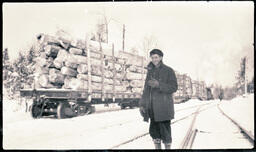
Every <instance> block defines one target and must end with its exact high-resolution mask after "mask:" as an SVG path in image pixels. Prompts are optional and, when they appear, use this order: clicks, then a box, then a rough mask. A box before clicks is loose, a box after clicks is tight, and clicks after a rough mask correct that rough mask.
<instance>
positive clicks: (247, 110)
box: [219, 94, 254, 136]
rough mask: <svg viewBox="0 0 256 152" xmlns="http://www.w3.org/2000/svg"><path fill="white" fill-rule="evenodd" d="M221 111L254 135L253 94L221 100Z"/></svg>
mask: <svg viewBox="0 0 256 152" xmlns="http://www.w3.org/2000/svg"><path fill="white" fill-rule="evenodd" d="M219 107H220V108H221V109H222V110H223V112H224V113H225V114H226V115H228V116H229V117H230V118H231V119H233V120H234V121H235V122H236V123H238V124H239V125H240V126H241V127H243V128H244V129H245V130H247V131H248V132H249V133H250V134H251V135H253V136H254V94H248V95H247V96H245V97H243V96H239V97H237V98H235V99H233V100H230V101H225V100H224V101H222V102H221V104H220V105H219Z"/></svg>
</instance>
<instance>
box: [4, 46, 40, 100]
mask: <svg viewBox="0 0 256 152" xmlns="http://www.w3.org/2000/svg"><path fill="white" fill-rule="evenodd" d="M34 53H35V50H34V48H33V47H31V48H30V50H29V51H20V52H19V55H18V58H17V59H15V60H14V61H10V58H9V52H8V48H5V49H4V51H3V87H4V89H5V91H6V92H5V93H6V95H7V96H8V97H9V98H11V99H13V98H15V97H17V96H19V90H20V89H22V88H24V87H25V86H28V87H31V85H32V84H33V80H34V79H33V72H34V70H35V69H34V66H33V65H34V64H35V63H34V61H33V56H34Z"/></svg>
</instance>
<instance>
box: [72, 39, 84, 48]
mask: <svg viewBox="0 0 256 152" xmlns="http://www.w3.org/2000/svg"><path fill="white" fill-rule="evenodd" d="M71 46H73V47H75V48H78V49H81V50H83V49H85V47H86V44H85V41H84V40H81V39H78V40H73V41H72V42H71Z"/></svg>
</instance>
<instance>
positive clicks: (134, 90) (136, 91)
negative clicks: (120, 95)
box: [132, 88, 143, 93]
mask: <svg viewBox="0 0 256 152" xmlns="http://www.w3.org/2000/svg"><path fill="white" fill-rule="evenodd" d="M142 91H143V90H142V88H132V92H133V93H141V92H142Z"/></svg>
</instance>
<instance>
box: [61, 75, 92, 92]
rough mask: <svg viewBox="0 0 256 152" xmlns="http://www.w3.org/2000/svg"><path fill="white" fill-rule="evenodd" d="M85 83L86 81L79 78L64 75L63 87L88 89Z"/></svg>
mask: <svg viewBox="0 0 256 152" xmlns="http://www.w3.org/2000/svg"><path fill="white" fill-rule="evenodd" d="M87 83H88V82H87V81H84V80H81V79H77V78H70V77H66V78H65V80H64V85H63V88H64V89H73V90H81V89H82V90H83V89H88V85H87Z"/></svg>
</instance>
